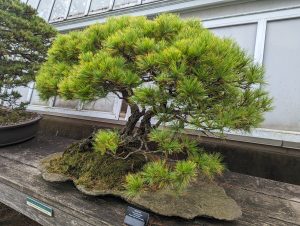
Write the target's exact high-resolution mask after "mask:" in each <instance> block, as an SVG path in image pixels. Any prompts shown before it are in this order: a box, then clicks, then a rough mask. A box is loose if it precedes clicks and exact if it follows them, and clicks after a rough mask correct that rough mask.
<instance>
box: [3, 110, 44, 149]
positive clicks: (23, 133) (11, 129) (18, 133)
mask: <svg viewBox="0 0 300 226" xmlns="http://www.w3.org/2000/svg"><path fill="white" fill-rule="evenodd" d="M41 118H42V117H41V116H37V117H36V118H35V119H33V120H31V121H26V122H22V123H19V124H15V125H10V126H0V147H3V146H6V145H11V144H17V143H20V142H23V141H26V140H29V139H31V138H33V137H34V136H35V135H36V133H37V130H38V123H39V121H40V120H41Z"/></svg>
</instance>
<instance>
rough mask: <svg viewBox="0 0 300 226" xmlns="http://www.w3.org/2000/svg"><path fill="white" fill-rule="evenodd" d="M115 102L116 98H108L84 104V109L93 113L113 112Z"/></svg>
mask: <svg viewBox="0 0 300 226" xmlns="http://www.w3.org/2000/svg"><path fill="white" fill-rule="evenodd" d="M115 100H116V97H115V96H112V95H111V96H107V97H105V98H102V99H100V100H97V101H92V102H90V103H86V104H84V106H83V109H84V110H92V111H102V112H113V109H114V104H115Z"/></svg>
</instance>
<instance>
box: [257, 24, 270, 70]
mask: <svg viewBox="0 0 300 226" xmlns="http://www.w3.org/2000/svg"><path fill="white" fill-rule="evenodd" d="M266 30H267V20H266V19H260V20H259V21H258V23H257V31H256V41H255V50H254V61H255V62H256V63H258V64H262V63H263V59H264V50H265V40H266Z"/></svg>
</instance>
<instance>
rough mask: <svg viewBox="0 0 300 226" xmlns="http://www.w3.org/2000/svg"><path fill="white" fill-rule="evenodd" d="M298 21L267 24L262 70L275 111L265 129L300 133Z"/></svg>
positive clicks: (265, 123) (299, 23)
mask: <svg viewBox="0 0 300 226" xmlns="http://www.w3.org/2000/svg"><path fill="white" fill-rule="evenodd" d="M299 27H300V19H293V20H283V21H273V22H269V23H268V24H267V31H266V43H265V53H264V66H265V70H266V80H267V84H268V85H267V86H266V88H267V89H268V90H269V92H270V96H271V97H273V106H274V110H273V111H271V112H268V113H266V114H265V121H264V123H263V127H264V128H270V129H283V130H290V131H297V132H299V131H300V114H299V112H300V91H299V84H300V76H299V75H300V67H299V52H300V45H299V43H300V42H299V40H300V29H299Z"/></svg>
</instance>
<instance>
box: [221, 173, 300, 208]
mask: <svg viewBox="0 0 300 226" xmlns="http://www.w3.org/2000/svg"><path fill="white" fill-rule="evenodd" d="M219 182H220V184H223V185H224V186H226V185H230V186H232V187H240V188H243V189H245V190H249V191H254V192H257V193H261V194H265V195H269V196H274V197H278V198H282V199H286V200H293V201H296V202H300V186H298V185H292V184H287V183H282V182H279V181H274V180H268V179H264V178H258V177H253V176H249V175H244V174H243V176H241V174H239V173H233V172H229V173H225V175H224V177H221V178H219Z"/></svg>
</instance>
